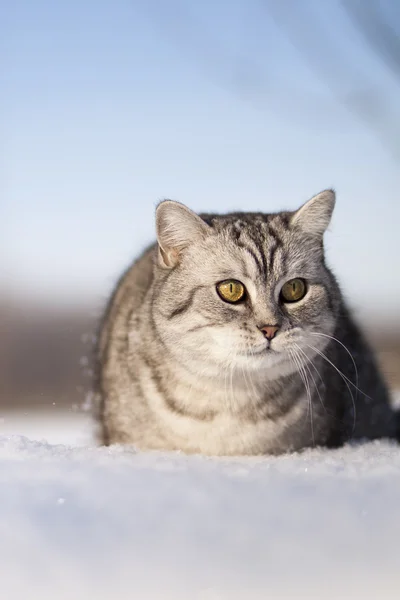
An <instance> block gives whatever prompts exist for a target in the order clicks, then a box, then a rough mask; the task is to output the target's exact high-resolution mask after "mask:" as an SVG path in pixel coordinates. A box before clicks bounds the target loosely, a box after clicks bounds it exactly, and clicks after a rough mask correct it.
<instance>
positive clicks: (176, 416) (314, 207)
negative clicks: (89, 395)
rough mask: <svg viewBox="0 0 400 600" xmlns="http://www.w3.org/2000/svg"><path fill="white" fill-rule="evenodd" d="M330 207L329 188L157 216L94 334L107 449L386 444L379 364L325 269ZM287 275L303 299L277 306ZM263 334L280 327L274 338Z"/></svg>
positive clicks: (172, 206)
mask: <svg viewBox="0 0 400 600" xmlns="http://www.w3.org/2000/svg"><path fill="white" fill-rule="evenodd" d="M334 202H335V197H334V193H333V192H332V191H329V190H328V191H325V192H322V193H321V194H319V195H317V196H315V197H314V198H312V199H311V200H309V201H308V202H307V203H306V204H305V205H303V206H302V207H301V208H300V209H299V210H298V211H296V212H281V213H277V214H263V213H232V214H227V215H201V216H198V215H196V214H195V213H193V212H192V211H190V210H189V209H188V208H186V207H185V206H183V205H182V204H180V203H176V202H172V201H165V202H163V203H161V204H160V205H159V206H158V208H157V213H156V229H157V243H156V244H155V245H154V246H152V247H151V248H149V249H148V250H146V251H145V252H144V254H143V255H142V256H141V257H140V258H139V259H138V260H137V261H136V262H135V263H134V264H133V265H132V267H131V268H130V269H129V270H128V271H127V272H126V273H125V275H124V276H123V277H122V279H121V280H120V282H119V284H118V286H117V288H116V290H115V292H114V294H113V296H112V298H111V301H110V303H109V306H108V309H107V311H106V314H105V317H104V321H103V323H102V327H101V332H100V336H99V343H98V349H97V358H98V382H97V394H98V397H99V400H100V423H101V426H102V442H103V443H105V444H111V443H123V444H133V445H135V446H137V447H139V448H142V449H163V450H182V451H184V452H189V453H203V454H211V455H233V454H265V453H273V454H277V453H282V452H286V451H292V450H299V449H301V448H305V447H309V446H313V445H326V446H336V445H339V444H342V443H343V442H344V441H346V440H347V439H349V438H351V437H353V438H361V437H367V438H377V437H383V436H387V437H393V436H394V435H395V418H394V415H393V413H392V410H391V408H390V405H389V399H388V393H387V390H386V387H385V384H384V382H383V380H382V378H381V375H380V373H379V371H378V369H377V366H376V363H375V359H374V357H373V355H372V352H371V350H370V348H369V347H368V345H367V343H366V342H365V340H364V338H363V337H362V334H361V333H360V331H359V329H358V328H357V326H356V325H355V323H354V321H353V320H352V318H351V316H350V315H349V312H348V310H347V308H346V306H345V303H344V301H343V298H342V296H341V293H340V289H339V287H338V284H337V282H336V280H335V278H334V276H333V275H332V273H331V271H330V270H329V269H328V268H327V266H326V264H325V260H324V252H323V233H324V231H325V229H326V227H327V226H328V224H329V220H330V217H331V214H332V211H333V207H334ZM296 277H297V278H302V279H304V280H305V281H306V283H307V293H306V295H305V297H304V298H303V299H302V300H300V301H298V302H295V303H292V304H285V303H283V302H282V300H281V297H280V290H281V288H282V285H283V284H284V283H285V282H286V281H288V280H290V279H293V278H296ZM225 279H236V280H239V281H241V282H242V283H243V284H244V285H245V287H246V289H247V296H246V299H245V300H244V301H243V302H241V303H239V304H237V305H236V304H229V303H226V302H224V301H223V300H221V298H220V297H219V296H218V293H217V291H216V285H217V283H218V282H220V281H222V280H225ZM264 325H276V326H279V330H278V332H277V334H276V336H275V337H274V338H273V339H272V341H271V342H268V340H266V338H265V337H264V335H263V333H262V331H261V327H263V326H264ZM355 367H356V370H355ZM356 371H357V373H358V379H357V377H356ZM357 388H358V389H357Z"/></svg>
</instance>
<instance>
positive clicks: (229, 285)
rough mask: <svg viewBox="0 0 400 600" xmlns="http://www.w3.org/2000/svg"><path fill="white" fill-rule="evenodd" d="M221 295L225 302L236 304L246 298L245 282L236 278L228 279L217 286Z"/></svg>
mask: <svg viewBox="0 0 400 600" xmlns="http://www.w3.org/2000/svg"><path fill="white" fill-rule="evenodd" d="M216 289H217V292H218V295H219V297H220V298H221V299H222V300H223V301H224V302H229V303H230V304H236V303H238V302H240V301H242V300H244V299H245V295H246V288H245V287H244V285H243V283H241V282H240V281H237V280H236V279H226V280H225V281H221V282H220V283H218V284H217V286H216Z"/></svg>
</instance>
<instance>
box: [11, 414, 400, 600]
mask: <svg viewBox="0 0 400 600" xmlns="http://www.w3.org/2000/svg"><path fill="white" fill-rule="evenodd" d="M40 426H42V430H40ZM89 429H90V422H89V421H88V419H87V417H85V416H83V415H79V414H73V413H71V414H62V413H57V418H56V419H55V418H54V415H51V416H49V415H48V416H47V421H46V419H45V418H44V415H42V417H40V418H38V420H36V421H35V419H34V418H33V416H32V415H26V418H25V421H24V419H23V418H21V416H17V415H8V416H5V417H4V420H3V422H2V423H1V425H0V589H1V594H0V597H1V598H4V599H5V600H25V599H26V598H30V599H32V600H36V599H37V600H39V599H40V600H55V599H56V600H90V599H92V598H93V599H96V600H136V599H138V600H159V599H160V600H161V599H162V600H164V599H165V600H225V599H226V600H228V599H229V600H239V599H240V600H242V599H245V600H258V599H260V600H261V599H263V600H264V599H267V598H273V599H275V598H308V599H309V598H315V599H333V598H335V599H336V598H337V599H339V598H340V599H345V598H360V599H363V600H365V599H367V598H380V599H381V598H383V599H392V598H393V599H394V598H396V599H398V598H399V597H400V447H398V446H397V445H396V444H394V443H391V442H388V441H380V442H372V443H367V444H361V445H358V446H346V447H345V448H341V449H339V450H335V451H326V450H319V449H316V450H309V451H306V452H304V453H299V454H295V455H290V456H282V457H265V458H261V457H260V458H255V457H252V458H235V459H216V458H206V457H198V456H184V455H182V454H168V453H141V452H136V451H135V450H134V449H133V448H122V447H118V446H115V447H112V448H110V449H107V448H96V447H95V446H94V443H93V441H92V440H91V439H90V431H89ZM62 432H64V433H63V434H62ZM11 433H24V434H25V435H29V436H30V437H31V438H35V437H36V439H38V440H40V438H47V440H48V441H45V440H44V439H41V441H34V439H28V437H24V436H23V435H11ZM68 437H69V439H70V441H72V444H71V445H68ZM60 440H61V441H63V443H62V444H57V443H55V442H57V441H60ZM79 444H81V445H79Z"/></svg>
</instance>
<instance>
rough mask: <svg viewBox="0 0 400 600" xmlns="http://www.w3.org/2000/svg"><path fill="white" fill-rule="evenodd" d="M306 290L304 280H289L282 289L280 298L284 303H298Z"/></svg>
mask: <svg viewBox="0 0 400 600" xmlns="http://www.w3.org/2000/svg"><path fill="white" fill-rule="evenodd" d="M306 292H307V288H306V282H305V281H304V279H290V280H289V281H287V282H286V283H285V284H284V285H283V287H282V289H281V296H282V300H283V301H284V302H298V301H299V300H301V299H302V298H304V296H305V295H306Z"/></svg>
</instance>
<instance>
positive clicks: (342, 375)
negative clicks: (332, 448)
mask: <svg viewBox="0 0 400 600" xmlns="http://www.w3.org/2000/svg"><path fill="white" fill-rule="evenodd" d="M307 346H308V348H311V350H314V352H316V353H317V354H319V355H320V356H321V357H322V358H323V359H325V360H326V361H327V362H328V363H329V364H330V365H331V366H332V367H333V368H334V369H335V371H337V373H339V375H340V377H341V378H342V379H343V381H344V382H345V384H346V386H347V389H348V390H349V394H350V397H351V401H352V403H353V430H352V434H353V433H354V430H355V428H356V403H355V400H354V396H353V393H352V391H351V388H350V386H349V383H351V384H352V385H354V383H352V381H350V380H349V379H348V377H346V375H344V374H343V373H342V371H341V370H340V369H338V368H337V366H336V365H335V364H334V363H333V362H332V361H331V360H329V358H328V357H327V356H326V355H325V354H324V353H323V352H321V350H318V348H315V347H314V346H310V345H309V344H307Z"/></svg>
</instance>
